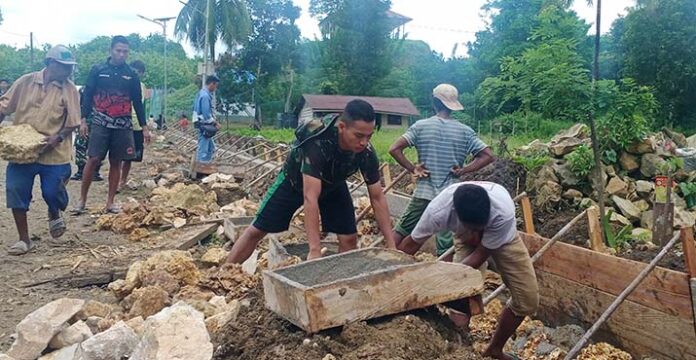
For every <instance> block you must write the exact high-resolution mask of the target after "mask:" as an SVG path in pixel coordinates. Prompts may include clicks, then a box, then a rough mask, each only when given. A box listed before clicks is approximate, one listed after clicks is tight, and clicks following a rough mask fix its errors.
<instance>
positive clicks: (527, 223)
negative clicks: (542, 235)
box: [520, 196, 536, 234]
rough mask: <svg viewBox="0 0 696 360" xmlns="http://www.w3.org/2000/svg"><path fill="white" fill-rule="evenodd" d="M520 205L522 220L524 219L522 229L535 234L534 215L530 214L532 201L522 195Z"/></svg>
mask: <svg viewBox="0 0 696 360" xmlns="http://www.w3.org/2000/svg"><path fill="white" fill-rule="evenodd" d="M520 204H521V205H522V220H524V231H525V232H526V233H528V234H535V233H536V231H534V216H533V215H532V203H531V202H530V201H529V197H528V196H523V197H522V199H521V200H520Z"/></svg>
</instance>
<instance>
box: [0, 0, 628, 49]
mask: <svg viewBox="0 0 696 360" xmlns="http://www.w3.org/2000/svg"><path fill="white" fill-rule="evenodd" d="M294 1H295V3H296V4H297V5H298V6H300V7H301V8H302V17H301V18H300V19H299V21H298V25H299V27H300V30H301V31H302V35H303V36H304V37H307V38H310V39H312V38H314V37H315V36H317V37H318V36H319V31H318V28H317V21H316V20H315V19H313V18H312V17H310V16H309V14H308V12H307V8H308V6H309V0H294ZM484 3H485V0H427V1H425V0H392V4H393V5H392V9H393V10H394V11H396V12H398V13H400V14H402V15H405V16H408V17H410V18H412V19H413V21H411V22H410V23H408V24H407V25H406V32H407V33H408V38H409V39H416V40H424V41H425V42H427V43H428V44H430V46H431V48H433V49H434V50H436V51H438V52H441V53H443V54H444V55H445V56H446V57H447V56H449V55H450V54H451V52H452V48H453V46H454V45H455V44H460V45H459V50H458V52H457V54H458V55H463V54H465V50H466V49H465V46H464V44H466V43H467V42H468V41H472V40H474V38H475V35H474V33H475V32H476V31H478V30H481V29H483V28H484V27H485V20H484V19H482V18H481V10H480V9H481V5H482V4H484ZM66 4H70V7H69V8H68V7H67V6H66ZM634 4H635V0H611V1H604V2H603V4H602V5H603V8H602V24H601V25H602V32H606V31H607V30H609V28H610V26H611V23H612V22H613V21H614V20H615V19H616V18H617V17H618V16H620V15H622V14H625V13H626V8H627V7H629V6H632V5H634ZM182 6H183V5H182V4H181V3H180V2H179V0H118V1H116V0H63V1H57V0H0V9H2V15H3V18H4V21H3V23H2V25H0V43H4V44H9V45H13V46H17V47H23V46H24V45H25V44H28V43H29V33H30V32H33V33H34V42H35V44H43V43H51V44H57V43H63V44H76V43H81V42H85V41H88V40H90V39H92V38H94V37H95V36H98V35H118V34H124V35H125V34H130V33H133V32H135V33H140V34H142V35H147V34H149V33H152V32H159V31H161V28H160V27H158V26H157V25H155V24H151V23H149V22H147V21H145V20H142V19H140V18H138V17H137V16H136V14H141V15H144V16H147V17H167V16H176V15H177V14H178V13H179V10H180V9H181V7H182ZM573 9H574V10H575V11H577V12H578V14H579V15H580V16H581V17H582V18H583V19H585V20H586V21H587V22H589V23H594V16H595V15H594V11H595V10H594V9H593V8H590V7H588V6H587V5H586V2H585V1H584V0H577V1H576V2H575V5H574V6H573ZM173 27H174V21H171V22H170V26H169V28H168V29H167V33H168V36H170V37H173ZM590 32H591V33H594V30H591V31H590ZM184 45H185V46H184V47H185V48H186V50H187V52H189V54H190V55H192V54H193V50H191V48H190V46H188V45H186V44H184Z"/></svg>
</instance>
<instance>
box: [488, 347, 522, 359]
mask: <svg viewBox="0 0 696 360" xmlns="http://www.w3.org/2000/svg"><path fill="white" fill-rule="evenodd" d="M481 356H483V357H490V358H493V359H498V360H518V358H517V356H514V355H512V354H509V353H504V352H502V351H491V350H490V349H489V350H486V351H484V352H483V354H481Z"/></svg>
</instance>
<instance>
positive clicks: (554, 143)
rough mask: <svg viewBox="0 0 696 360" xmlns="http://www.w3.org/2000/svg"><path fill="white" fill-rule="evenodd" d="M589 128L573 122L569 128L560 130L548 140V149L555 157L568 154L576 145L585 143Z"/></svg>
mask: <svg viewBox="0 0 696 360" xmlns="http://www.w3.org/2000/svg"><path fill="white" fill-rule="evenodd" d="M588 133H589V128H588V127H587V125H585V124H575V125H573V126H572V127H571V128H570V129H567V130H565V131H562V132H560V133H559V134H557V135H556V136H554V137H553V138H552V139H551V142H549V150H550V151H551V153H552V154H553V155H554V156H556V157H562V156H564V155H566V154H570V153H571V152H572V151H573V150H575V149H576V148H577V147H578V146H580V145H582V144H586V143H588V142H587V134H588Z"/></svg>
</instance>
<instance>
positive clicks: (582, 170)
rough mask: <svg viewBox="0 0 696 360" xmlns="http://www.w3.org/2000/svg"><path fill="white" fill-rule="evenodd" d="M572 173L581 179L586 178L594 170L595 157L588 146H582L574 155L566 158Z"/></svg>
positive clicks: (571, 154) (574, 151)
mask: <svg viewBox="0 0 696 360" xmlns="http://www.w3.org/2000/svg"><path fill="white" fill-rule="evenodd" d="M566 160H568V166H569V167H570V171H572V172H573V174H575V176H577V177H579V178H584V177H586V176H587V175H589V174H590V172H591V171H592V169H593V168H594V156H593V155H592V149H590V148H589V146H587V145H580V146H578V147H577V148H576V149H575V150H573V152H572V153H570V154H568V155H567V156H566Z"/></svg>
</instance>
